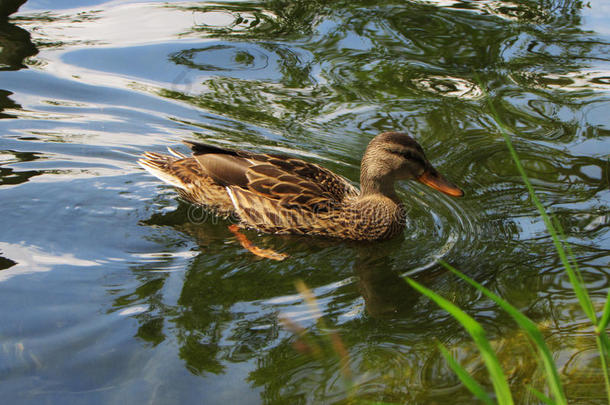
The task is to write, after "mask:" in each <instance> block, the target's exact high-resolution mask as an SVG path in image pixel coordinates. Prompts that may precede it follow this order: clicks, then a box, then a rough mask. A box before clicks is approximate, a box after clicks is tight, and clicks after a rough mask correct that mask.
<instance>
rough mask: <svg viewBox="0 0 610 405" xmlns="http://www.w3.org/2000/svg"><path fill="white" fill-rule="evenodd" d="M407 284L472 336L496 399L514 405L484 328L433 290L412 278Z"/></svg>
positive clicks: (502, 404)
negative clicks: (445, 312) (449, 315)
mask: <svg viewBox="0 0 610 405" xmlns="http://www.w3.org/2000/svg"><path fill="white" fill-rule="evenodd" d="M406 280H407V282H408V283H409V284H410V285H411V287H413V288H414V289H416V290H417V291H419V292H420V293H422V294H423V295H425V296H426V297H428V298H430V299H431V300H432V301H434V302H435V303H436V304H437V305H438V306H440V307H441V308H443V309H444V310H445V311H447V312H449V313H450V314H451V316H453V317H454V318H455V319H456V320H457V321H458V322H459V323H460V324H462V326H463V327H464V329H466V331H467V332H468V333H469V334H470V336H471V337H472V339H473V340H474V341H475V343H476V345H477V347H478V348H479V351H480V352H481V357H482V358H483V361H484V363H485V366H486V367H487V371H488V372H489V376H490V378H491V382H492V384H493V386H494V390H495V392H496V398H497V400H498V403H499V404H500V405H504V404H511V405H512V404H513V397H512V395H511V393H510V389H509V387H508V382H507V379H506V376H505V375H504V371H502V367H501V366H500V362H499V361H498V358H497V357H496V354H495V353H494V351H493V349H492V347H491V344H490V343H489V340H487V336H486V335H485V331H484V330H483V327H482V326H481V325H480V324H479V323H478V322H477V321H475V320H474V319H473V318H472V317H471V316H470V315H468V314H466V313H465V312H464V311H462V310H461V309H460V308H458V307H457V306H456V305H455V304H453V303H452V302H450V301H448V300H446V299H445V298H443V297H441V296H440V295H438V294H436V293H435V292H433V291H432V290H429V289H427V288H426V287H424V286H422V285H420V284H419V283H417V282H416V281H414V280H411V279H410V278H407V279H406Z"/></svg>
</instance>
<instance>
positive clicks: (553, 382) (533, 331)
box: [441, 260, 567, 405]
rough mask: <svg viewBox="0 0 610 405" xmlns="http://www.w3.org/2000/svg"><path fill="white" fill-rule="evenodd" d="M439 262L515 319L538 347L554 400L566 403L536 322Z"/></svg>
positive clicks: (557, 374)
mask: <svg viewBox="0 0 610 405" xmlns="http://www.w3.org/2000/svg"><path fill="white" fill-rule="evenodd" d="M441 264H442V265H443V266H445V267H446V268H447V269H449V270H450V271H451V272H452V273H453V274H455V275H456V276H458V277H460V278H461V279H462V280H464V281H466V282H467V283H469V284H470V285H472V286H474V287H475V288H476V289H477V290H479V291H481V292H482V293H483V294H485V295H486V296H487V297H489V298H490V299H492V300H493V301H494V302H495V303H496V304H498V305H499V306H500V308H502V309H503V310H504V311H506V312H507V313H508V314H509V315H510V316H511V317H512V318H513V319H514V320H515V322H517V324H518V325H519V326H520V327H521V329H523V330H524V331H525V333H526V334H527V335H528V336H529V338H530V339H531V340H532V341H533V342H534V344H535V345H536V347H537V348H538V352H539V354H540V357H541V359H542V363H543V364H544V369H545V371H546V376H547V379H548V383H549V388H550V390H551V392H552V393H553V396H554V397H555V401H557V403H558V404H562V405H563V404H567V399H566V396H565V393H564V391H563V386H562V384H561V379H560V378H559V372H558V371H557V367H556V365H555V360H554V359H553V355H552V353H551V351H550V350H549V348H548V346H547V344H546V342H545V341H544V337H543V336H542V332H540V329H538V326H536V324H535V323H534V322H532V321H531V320H530V319H529V318H528V317H527V316H525V315H523V314H522V313H521V312H520V311H519V310H518V309H517V308H515V307H513V306H512V305H511V304H509V303H508V302H507V301H505V300H504V299H502V298H500V297H499V296H498V295H496V294H494V293H493V292H491V291H489V290H488V289H487V288H485V287H483V286H482V285H481V284H479V283H477V282H476V281H474V280H473V279H471V278H470V277H468V276H466V275H465V274H463V273H461V272H460V271H458V270H456V269H455V268H454V267H453V266H451V265H450V264H448V263H445V262H444V261H442V260H441Z"/></svg>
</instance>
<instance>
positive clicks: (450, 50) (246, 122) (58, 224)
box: [0, 0, 610, 404]
mask: <svg viewBox="0 0 610 405" xmlns="http://www.w3.org/2000/svg"><path fill="white" fill-rule="evenodd" d="M74 3H80V5H79V6H78V7H77V8H73V7H74ZM609 15H610V4H609V3H608V2H603V1H591V2H582V1H576V0H545V1H533V0H532V1H528V0H518V1H512V2H508V1H495V0H483V1H474V0H472V1H469V0H443V1H440V0H439V1H432V0H421V1H395V0H387V1H386V0H378V1H374V2H373V1H366V0H364V1H333V2H323V1H313V0H312V1H281V0H272V1H267V2H264V1H263V2H256V1H241V0H237V1H222V0H220V1H216V2H213V3H204V2H165V1H164V2H154V1H148V2H142V1H130V0H115V1H110V2H101V1H99V0H87V1H80V2H71V1H67V0H62V1H50V0H30V1H27V2H26V3H25V4H24V5H23V6H22V7H21V8H20V10H19V12H18V13H17V14H13V15H12V16H11V17H9V18H8V20H7V21H4V22H1V23H0V45H1V46H2V51H1V52H0V69H1V70H2V72H0V201H2V204H1V208H0V215H1V217H2V226H1V228H0V269H1V270H0V315H1V318H2V322H0V345H1V350H0V392H2V396H3V400H4V401H6V403H23V404H29V403H31V404H40V403H45V404H72V403H75V404H76V403H78V404H82V403H91V404H107V403H119V402H120V403H154V404H163V403H205V404H218V403H240V404H250V403H252V404H256V403H267V404H298V403H347V402H349V401H356V400H374V401H386V402H389V403H412V404H416V403H422V404H424V403H425V404H432V403H452V404H470V403H472V402H473V397H472V395H471V394H470V393H469V392H468V391H467V390H466V389H465V388H464V387H463V386H462V385H461V384H460V383H459V381H458V380H457V378H456V377H455V376H454V374H453V372H452V371H451V370H450V369H449V368H448V366H447V365H446V363H445V361H444V360H443V359H442V357H441V355H440V353H439V351H438V349H437V342H441V343H443V344H445V345H446V346H447V347H449V348H450V349H451V351H452V353H453V355H454V356H455V357H456V358H457V359H458V360H459V361H460V363H461V364H462V365H464V366H465V367H466V368H467V369H468V370H469V371H471V372H473V373H474V374H475V375H476V376H477V377H478V378H479V379H480V380H481V381H482V382H483V383H486V381H487V379H486V376H485V370H484V366H483V363H482V362H481V359H480V357H479V355H478V352H477V349H476V347H475V346H474V345H473V343H472V342H471V340H470V338H469V337H468V335H467V334H466V332H465V331H464V330H463V329H462V328H461V326H460V325H459V324H458V323H457V322H456V321H454V320H453V319H452V318H451V317H450V316H449V315H448V314H447V313H446V312H444V311H442V310H440V309H439V308H438V307H437V306H436V305H435V304H434V303H432V302H430V301H429V300H427V299H425V298H423V297H421V296H419V294H417V293H416V292H414V291H413V290H411V289H410V288H409V287H408V286H407V285H406V284H405V282H404V281H403V280H402V278H401V277H402V276H405V275H409V276H411V277H413V278H415V279H416V280H417V281H418V282H420V283H422V284H424V285H426V286H427V287H429V288H431V289H433V290H435V291H437V292H439V293H440V294H442V295H443V296H445V297H447V298H449V299H451V300H452V301H453V302H455V303H456V304H458V305H459V306H461V307H462V308H464V309H465V310H466V311H467V312H468V313H469V314H471V315H472V316H473V317H474V318H475V319H476V320H478V321H479V322H481V323H482V324H483V325H484V327H485V328H486V330H487V331H488V335H489V338H490V340H491V341H492V343H493V345H494V347H495V348H496V350H497V352H498V354H499V358H500V360H501V362H502V363H503V365H504V368H505V370H506V373H507V374H508V376H509V378H510V383H511V387H512V388H513V391H514V394H515V397H516V399H517V400H518V402H519V403H537V400H536V397H535V396H534V395H533V394H532V393H531V391H529V390H528V389H527V387H529V386H533V387H535V388H538V389H542V390H544V379H543V378H544V377H543V369H542V366H541V365H540V364H539V363H538V362H537V361H536V359H535V357H534V356H533V355H532V350H531V348H530V346H529V344H528V343H527V340H526V339H525V337H524V336H523V334H522V333H521V332H519V330H518V329H517V327H516V325H515V324H514V323H513V322H512V321H511V320H510V319H509V317H508V316H507V315H506V314H505V313H504V312H502V311H501V310H500V309H499V308H498V307H497V306H495V305H494V304H493V303H492V302H490V301H489V300H488V299H486V298H485V297H483V296H481V295H480V294H479V293H477V292H476V291H474V290H473V289H472V288H470V287H469V286H467V285H466V284H465V283H463V282H461V281H459V280H458V279H456V277H455V276H453V275H451V274H448V273H447V272H446V271H445V270H444V269H443V267H442V266H441V265H439V264H438V260H439V259H441V258H442V259H443V260H445V261H447V262H449V263H451V264H452V265H454V266H455V267H457V268H459V269H461V270H462V271H464V272H465V273H466V274H468V275H470V276H471V277H473V278H475V279H476V280H477V281H479V282H481V283H482V284H484V285H485V286H487V287H488V288H489V289H491V290H492V291H494V292H496V293H498V294H500V295H501V296H502V297H504V298H506V299H507V300H508V301H509V302H511V303H512V304H514V305H515V306H517V307H518V308H519V309H520V310H522V311H523V312H524V313H525V314H526V315H528V316H529V317H530V318H531V319H533V320H534V321H535V322H536V323H537V324H539V325H540V327H541V328H542V329H543V331H544V333H545V336H546V337H547V340H548V344H549V346H550V348H551V350H552V351H553V353H554V355H555V359H556V361H557V364H558V366H559V368H560V372H561V376H562V378H563V380H564V383H565V386H566V391H567V394H568V397H569V398H570V401H571V403H587V404H590V403H605V402H606V400H605V399H604V398H605V393H604V383H603V376H602V374H601V371H600V365H599V357H598V355H597V350H596V346H595V340H594V334H593V329H592V327H591V326H590V324H589V323H588V321H587V320H586V316H585V315H584V314H583V313H582V311H581V310H580V309H579V306H578V303H577V300H576V298H575V296H574V294H573V292H572V290H571V286H570V284H569V281H568V279H567V277H566V275H565V274H564V273H563V271H562V266H561V263H560V261H559V259H558V256H557V254H556V252H555V250H554V248H553V244H552V241H551V240H550V238H549V236H548V233H547V232H546V230H545V227H544V224H543V222H542V220H541V219H540V217H539V215H538V213H537V211H536V209H535V207H534V206H533V204H532V202H531V200H530V198H529V197H528V194H527V190H526V188H525V186H524V185H523V182H522V180H521V178H520V176H519V174H518V172H517V169H516V167H515V165H514V164H513V162H512V160H511V157H510V154H509V152H508V149H507V147H506V144H505V142H504V139H503V138H502V135H501V133H500V131H499V129H498V126H497V124H496V123H495V120H494V117H493V116H492V114H491V112H490V107H489V104H488V101H489V102H491V103H492V104H493V106H494V107H495V109H496V110H497V112H498V116H499V118H500V119H501V120H502V121H503V122H504V123H505V125H506V127H507V128H508V131H509V133H510V135H511V137H512V140H513V143H514V145H515V148H516V150H517V152H518V153H519V155H520V157H521V158H522V160H523V163H524V166H525V168H526V170H527V173H528V174H529V175H530V176H531V179H532V182H533V184H534V187H535V188H536V190H537V193H538V196H539V197H540V199H541V200H542V202H543V204H544V205H545V207H546V208H547V210H548V211H549V212H550V213H552V214H553V215H554V216H555V217H556V218H557V220H558V221H559V222H560V223H561V225H562V226H563V229H564V230H565V232H566V235H567V238H568V240H569V241H570V243H571V244H572V250H573V254H574V256H575V258H576V260H577V262H578V264H579V265H580V268H581V270H582V271H583V277H584V279H585V282H586V285H587V287H588V289H589V291H590V293H591V295H592V298H593V301H594V305H595V307H596V309H597V310H598V311H600V313H601V308H602V305H603V302H604V298H605V295H606V292H607V288H608V286H609V285H610V283H609V276H610V270H609V266H608V263H609V256H610V255H609V254H608V252H609V249H610V231H609V225H610V213H609V209H608V203H609V201H610V191H609V186H608V182H609V176H610V163H609V160H608V156H609V155H610V114H609V111H610V46H609V44H610V29H609V28H608V27H610V18H608V16H609ZM486 93H487V94H488V97H489V100H488V99H487V98H486V96H485V94H486ZM388 130H402V131H407V132H409V133H411V134H412V135H413V136H414V137H415V138H416V139H417V140H418V141H419V142H420V143H421V145H422V146H423V148H424V149H425V150H426V153H427V156H428V158H429V159H430V160H431V162H432V163H433V164H434V165H435V166H436V167H437V168H438V169H439V171H441V172H442V173H444V174H445V175H446V176H447V177H448V178H449V179H450V180H451V181H453V182H454V183H456V184H458V185H459V186H460V187H461V188H462V189H463V190H464V191H465V193H466V195H465V197H464V198H462V199H451V198H450V197H447V196H444V195H440V194H439V193H437V192H435V191H433V190H431V189H427V188H425V187H423V186H422V187H420V185H419V184H413V183H411V182H404V183H399V184H398V192H399V194H400V196H401V198H402V199H403V200H404V201H405V203H406V204H407V205H408V207H409V219H408V225H407V229H406V231H405V233H404V234H403V235H401V236H399V237H398V238H396V239H394V240H391V241H388V242H383V243H369V244H356V243H351V242H344V241H334V240H327V239H321V238H306V237H290V236H270V235H260V234H257V233H256V232H252V231H247V232H246V233H247V235H248V237H249V238H250V239H251V240H252V241H253V242H254V243H255V244H256V245H258V246H262V247H266V248H272V249H274V250H277V251H280V252H282V253H285V254H288V255H289V256H290V257H289V259H287V260H285V261H283V262H272V261H269V260H262V259H260V258H257V257H256V256H253V255H252V254H250V253H249V252H248V251H246V250H245V249H244V248H242V247H241V245H240V243H239V242H238V241H237V239H236V238H235V237H234V236H233V234H232V233H231V232H230V231H229V230H228V229H227V225H228V222H227V221H223V220H218V219H216V218H213V217H211V216H207V217H205V218H203V219H202V218H195V219H194V218H193V215H192V214H193V211H192V208H190V207H189V206H188V205H187V204H185V203H183V202H181V201H180V199H179V198H178V196H177V194H176V193H175V191H174V190H173V189H172V188H171V187H170V186H167V185H164V184H162V183H161V182H160V181H158V180H157V179H155V178H153V177H152V176H150V175H149V174H148V173H146V172H144V171H143V170H142V169H141V168H140V167H139V166H138V165H137V163H136V161H137V158H138V157H139V155H141V154H142V153H143V152H145V151H155V152H165V150H166V148H167V147H168V146H169V147H172V148H175V149H177V150H181V151H183V152H186V148H185V147H184V146H183V145H181V140H183V139H191V140H200V141H206V142H209V143H212V144H217V145H223V146H229V147H235V148H249V149H251V150H256V151H261V152H270V151H272V152H278V151H279V152H282V153H285V154H290V155H295V156H298V157H301V158H304V159H308V160H310V161H313V162H316V163H320V164H322V165H324V166H326V167H329V168H331V169H332V170H334V171H336V172H338V173H340V174H342V175H344V176H346V177H348V178H349V179H351V180H354V181H357V180H358V174H359V161H360V157H361V155H362V153H363V151H364V149H365V147H366V145H367V143H368V142H369V141H370V140H371V139H372V137H374V136H375V135H376V134H378V133H380V132H383V131H388ZM298 280H302V281H303V282H304V283H305V284H306V285H307V287H308V288H309V289H311V293H312V294H313V296H314V297H315V299H316V302H317V308H316V307H315V306H314V305H311V303H309V304H308V303H307V302H306V300H305V299H304V296H303V295H301V294H300V293H299V291H298V290H297V288H296V282H297V281H298ZM320 315H321V316H322V318H321V320H319V316H320ZM302 333H306V336H305V337H303V336H301V334H302ZM333 336H334V337H335V340H340V341H341V342H342V345H343V347H344V351H345V352H346V354H344V356H343V357H341V356H339V355H337V353H335V352H337V351H338V350H337V346H335V349H334V350H333V348H332V345H330V343H329V339H328V338H329V337H331V338H332V337H333ZM336 337H338V338H339V339H336ZM331 340H332V339H331ZM316 347H318V349H316ZM316 350H319V351H321V352H322V354H320V353H318V352H316ZM339 351H340V350H339ZM316 353H317V354H316ZM486 384H487V386H488V387H489V389H490V390H491V386H490V385H489V382H487V383H486Z"/></svg>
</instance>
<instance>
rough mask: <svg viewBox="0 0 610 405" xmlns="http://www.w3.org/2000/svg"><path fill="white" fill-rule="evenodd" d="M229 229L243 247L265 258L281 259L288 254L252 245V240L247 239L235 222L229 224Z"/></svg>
mask: <svg viewBox="0 0 610 405" xmlns="http://www.w3.org/2000/svg"><path fill="white" fill-rule="evenodd" d="M229 231H231V232H232V233H233V235H235V237H236V238H237V240H238V241H239V243H241V245H242V246H243V247H244V249H247V250H249V251H250V252H252V253H254V254H255V255H257V256H259V257H264V258H265V259H271V260H277V261H282V260H284V259H285V258H287V257H288V255H286V254H284V253H278V252H276V251H275V250H271V249H262V248H259V247H257V246H254V245H253V244H252V242H250V241H249V240H248V237H246V235H244V234H243V233H241V232H240V231H239V227H238V226H237V225H235V224H233V225H229Z"/></svg>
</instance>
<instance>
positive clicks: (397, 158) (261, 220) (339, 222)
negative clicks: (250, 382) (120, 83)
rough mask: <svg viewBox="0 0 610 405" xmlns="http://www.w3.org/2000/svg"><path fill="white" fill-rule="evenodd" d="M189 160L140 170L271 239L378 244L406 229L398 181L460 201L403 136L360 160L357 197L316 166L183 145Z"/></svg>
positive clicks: (379, 140) (148, 159) (154, 160)
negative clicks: (311, 237) (396, 186)
mask: <svg viewBox="0 0 610 405" xmlns="http://www.w3.org/2000/svg"><path fill="white" fill-rule="evenodd" d="M184 143H185V144H186V145H188V146H189V147H190V148H191V150H192V152H193V155H192V156H191V157H187V156H185V155H183V154H181V153H178V152H175V151H173V150H172V149H169V151H170V153H171V156H170V155H162V154H158V153H153V152H146V153H145V154H144V156H143V157H142V158H141V159H140V160H139V161H138V163H139V164H140V165H141V166H142V167H143V168H144V169H146V170H147V171H149V172H150V173H151V174H152V175H154V176H156V177H158V178H159V179H161V180H163V181H165V182H166V183H169V184H171V185H173V186H175V187H176V188H177V190H178V192H179V193H180V194H181V196H182V197H183V198H184V199H186V200H187V201H189V202H192V203H194V204H199V205H202V206H205V207H206V208H207V209H208V210H210V211H212V212H213V213H215V214H217V215H220V216H230V215H234V216H235V217H237V218H238V219H239V221H240V222H239V223H240V226H241V227H249V228H254V229H256V230H259V231H262V232H267V233H276V234H301V235H322V236H329V237H335V238H343V239H353V240H367V241H372V240H382V239H388V238H391V237H393V236H396V235H397V234H399V233H400V232H401V231H402V230H403V229H404V226H405V219H406V218H405V215H406V212H405V209H404V206H403V203H402V202H401V201H400V199H399V198H398V196H397V195H396V192H395V190H394V183H395V182H396V181H397V180H416V181H419V182H421V183H423V184H426V185H427V186H430V187H432V188H434V189H436V190H439V191H441V192H443V193H445V194H448V195H450V196H454V197H461V196H462V195H463V194H464V193H463V192H462V190H460V189H459V188H458V187H456V186H455V185H453V184H452V183H450V182H449V181H448V180H446V179H445V178H444V177H443V176H441V175H440V174H439V173H438V172H437V171H436V170H435V169H434V168H433V167H432V165H431V164H430V162H428V160H427V159H426V156H425V155H424V151H423V150H422V148H421V146H419V144H418V143H417V142H416V141H415V140H414V139H413V138H411V137H410V136H409V135H407V134H405V133H402V132H385V133H382V134H380V135H377V136H376V137H375V138H373V140H371V142H370V143H369V145H368V147H367V148H366V151H365V152H364V156H363V158H362V166H361V173H360V185H361V190H358V189H357V188H356V187H355V186H354V185H352V183H350V182H349V181H348V180H347V179H346V178H344V177H342V176H340V175H338V174H335V173H333V172H331V171H330V170H328V169H325V168H324V167H322V166H319V165H317V164H314V163H309V162H306V161H304V160H301V159H298V158H295V157H290V156H284V155H278V154H272V153H253V152H247V151H242V150H231V149H225V148H220V147H218V146H212V145H207V144H203V143H199V142H192V141H184Z"/></svg>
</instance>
